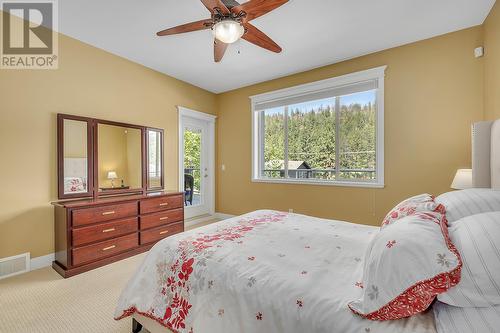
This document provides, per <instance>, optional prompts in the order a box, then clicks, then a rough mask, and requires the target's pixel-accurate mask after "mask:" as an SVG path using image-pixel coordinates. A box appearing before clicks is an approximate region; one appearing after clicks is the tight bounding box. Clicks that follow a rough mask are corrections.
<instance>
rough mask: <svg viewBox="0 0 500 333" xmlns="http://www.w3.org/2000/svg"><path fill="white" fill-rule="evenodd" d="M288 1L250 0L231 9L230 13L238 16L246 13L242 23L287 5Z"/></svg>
mask: <svg viewBox="0 0 500 333" xmlns="http://www.w3.org/2000/svg"><path fill="white" fill-rule="evenodd" d="M287 2H288V0H250V1H248V2H245V3H244V4H242V5H239V6H236V7H233V8H231V12H233V13H234V14H239V13H241V12H242V11H243V12H245V13H246V16H245V17H244V18H243V20H244V22H248V21H251V20H254V19H256V18H257V17H260V16H262V15H264V14H267V13H269V12H270V11H272V10H274V9H276V8H278V7H279V6H281V5H284V4H285V3H287Z"/></svg>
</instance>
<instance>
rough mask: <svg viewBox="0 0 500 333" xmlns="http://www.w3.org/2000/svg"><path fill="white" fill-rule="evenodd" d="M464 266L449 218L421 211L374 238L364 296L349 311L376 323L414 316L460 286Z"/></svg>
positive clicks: (367, 261)
mask: <svg viewBox="0 0 500 333" xmlns="http://www.w3.org/2000/svg"><path fill="white" fill-rule="evenodd" d="M461 267H462V262H461V259H460V255H459V253H458V252H457V250H456V248H455V247H454V246H453V244H452V243H451V241H450V239H449V237H448V229H447V225H446V219H445V218H444V216H443V215H442V214H440V213H437V212H417V213H415V214H414V215H410V216H407V217H404V218H402V219H401V220H400V221H398V223H394V224H391V225H390V226H387V227H386V228H384V229H382V230H381V231H380V232H379V233H378V234H377V235H376V236H375V237H374V239H373V240H372V242H371V244H370V246H369V247H368V250H367V253H366V257H365V265H364V271H363V286H364V288H363V295H362V297H361V298H360V299H358V300H356V301H353V302H351V303H349V308H350V309H351V310H352V311H353V312H354V313H356V314H358V315H360V316H362V317H364V318H367V319H370V320H392V319H400V318H405V317H410V316H412V315H414V314H417V313H419V312H422V311H424V310H426V309H427V308H428V307H429V305H430V304H431V303H432V302H433V300H434V299H435V297H436V295H438V294H440V293H443V292H445V291H446V290H448V289H449V288H450V287H452V286H454V285H456V284H457V283H458V282H459V281H460V269H461Z"/></svg>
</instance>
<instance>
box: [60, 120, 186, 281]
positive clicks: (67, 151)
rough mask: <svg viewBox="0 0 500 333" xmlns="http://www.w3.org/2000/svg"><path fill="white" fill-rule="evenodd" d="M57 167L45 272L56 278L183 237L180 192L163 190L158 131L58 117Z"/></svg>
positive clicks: (160, 131) (161, 142)
mask: <svg viewBox="0 0 500 333" xmlns="http://www.w3.org/2000/svg"><path fill="white" fill-rule="evenodd" d="M57 165H58V177H57V179H58V186H57V188H58V197H59V199H60V201H56V202H53V203H52V205H53V207H54V225H55V228H54V232H55V238H54V239H55V261H54V262H53V263H52V267H53V268H54V269H55V270H56V271H57V272H58V273H59V274H60V275H62V276H63V277H65V278H67V277H71V276H74V275H76V274H80V273H83V272H86V271H88V270H92V269H95V268H97V267H101V266H104V265H107V264H110V263H113V262H115V261H118V260H122V259H125V258H127V257H130V256H133V255H136V254H139V253H141V252H145V251H148V250H149V249H150V248H151V247H153V245H154V244H155V243H156V242H158V241H160V240H162V239H163V238H165V237H168V236H170V235H173V234H176V233H179V232H183V231H184V193H183V192H178V191H165V190H164V184H165V182H164V131H163V129H160V128H154V127H148V126H141V125H134V124H126V123H122V122H115V121H109V120H101V119H95V118H88V117H81V116H74V115H67V114H58V115H57ZM115 180H118V183H119V184H120V185H117V186H115V183H114V181H115Z"/></svg>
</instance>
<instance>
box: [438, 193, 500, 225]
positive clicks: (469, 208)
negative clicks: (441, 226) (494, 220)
mask: <svg viewBox="0 0 500 333" xmlns="http://www.w3.org/2000/svg"><path fill="white" fill-rule="evenodd" d="M436 202H437V203H438V204H442V205H443V206H444V207H445V208H446V219H447V220H448V222H449V223H450V225H452V224H453V223H454V222H455V221H457V220H460V219H461V218H463V217H466V216H471V215H475V214H480V213H487V212H495V211H497V212H498V211H500V191H499V190H492V189H489V188H473V189H467V190H461V191H453V192H447V193H444V194H441V195H440V196H439V197H437V198H436Z"/></svg>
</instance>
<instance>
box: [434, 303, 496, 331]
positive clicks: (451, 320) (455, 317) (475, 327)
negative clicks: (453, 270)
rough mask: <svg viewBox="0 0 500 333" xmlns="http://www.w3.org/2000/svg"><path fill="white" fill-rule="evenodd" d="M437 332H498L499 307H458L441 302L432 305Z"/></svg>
mask: <svg viewBox="0 0 500 333" xmlns="http://www.w3.org/2000/svg"><path fill="white" fill-rule="evenodd" d="M433 310H434V318H435V320H436V329H437V331H438V333H470V332H477V333H483V332H492V333H494V332H499V331H500V329H499V328H500V307H499V306H494V307H488V308H458V307H456V306H450V305H447V304H444V303H441V302H436V303H435V304H434V305H433Z"/></svg>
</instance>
